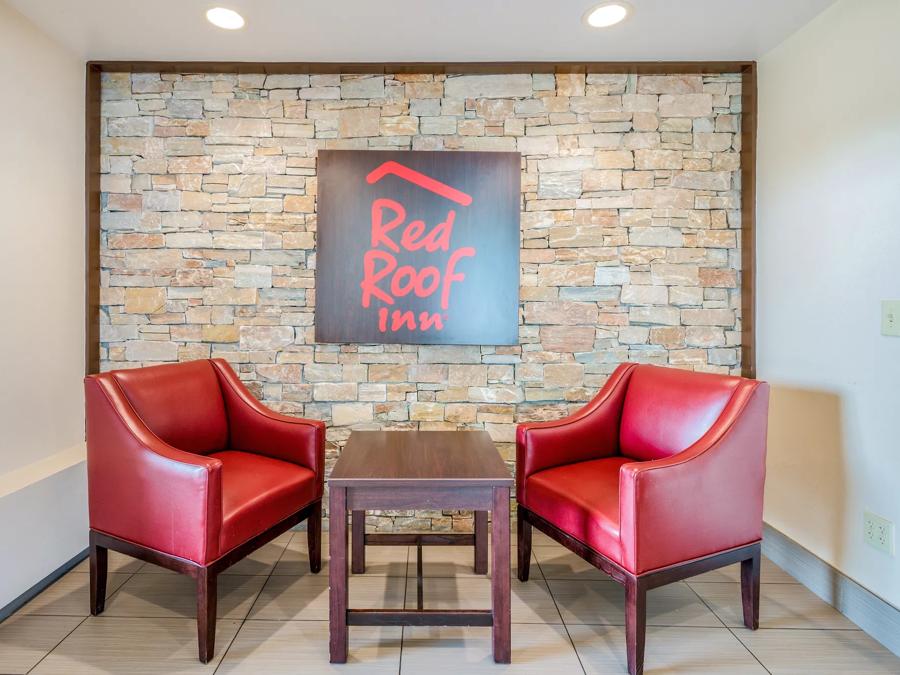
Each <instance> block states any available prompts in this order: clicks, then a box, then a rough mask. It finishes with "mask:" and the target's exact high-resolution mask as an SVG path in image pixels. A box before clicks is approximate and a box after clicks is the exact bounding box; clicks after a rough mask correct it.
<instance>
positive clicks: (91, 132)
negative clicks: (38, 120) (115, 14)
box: [84, 63, 102, 375]
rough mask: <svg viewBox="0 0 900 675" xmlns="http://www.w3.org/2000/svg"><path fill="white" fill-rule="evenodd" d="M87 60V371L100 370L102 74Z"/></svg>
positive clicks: (85, 166)
mask: <svg viewBox="0 0 900 675" xmlns="http://www.w3.org/2000/svg"><path fill="white" fill-rule="evenodd" d="M101 71H102V68H101V67H100V66H98V65H96V64H93V63H88V64H87V68H86V69H85V80H84V126H85V131H84V139H85V140H84V142H85V148H84V211H85V214H84V219H85V237H84V246H85V257H84V262H85V267H84V312H85V325H84V374H85V375H91V374H93V373H98V372H100V208H101V206H100V74H101Z"/></svg>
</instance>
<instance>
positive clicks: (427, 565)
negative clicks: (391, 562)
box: [406, 546, 540, 577]
mask: <svg viewBox="0 0 900 675" xmlns="http://www.w3.org/2000/svg"><path fill="white" fill-rule="evenodd" d="M517 556H518V549H517V548H516V547H515V546H513V547H512V548H511V549H510V551H509V562H510V569H511V570H512V576H513V577H515V576H516V574H517V573H518V567H519V566H518V563H517V561H518V557H517ZM490 561H491V558H490V550H488V574H487V576H488V577H490V567H491V562H490ZM531 572H532V574H534V573H535V572H536V573H537V574H538V577H540V570H539V568H538V566H537V565H536V558H535V557H534V553H533V549H532V556H531ZM422 575H423V576H426V577H483V576H485V575H483V574H475V550H474V549H473V548H472V547H471V546H423V547H422ZM406 576H408V577H414V576H416V547H415V546H410V547H409V564H408V565H407V566H406Z"/></svg>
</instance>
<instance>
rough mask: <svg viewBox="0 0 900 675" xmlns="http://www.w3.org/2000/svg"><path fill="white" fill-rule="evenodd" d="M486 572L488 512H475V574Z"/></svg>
mask: <svg viewBox="0 0 900 675" xmlns="http://www.w3.org/2000/svg"><path fill="white" fill-rule="evenodd" d="M487 571H488V512H487V511H476V512H475V574H487Z"/></svg>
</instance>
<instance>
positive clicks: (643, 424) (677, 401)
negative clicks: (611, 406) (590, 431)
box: [619, 365, 743, 461]
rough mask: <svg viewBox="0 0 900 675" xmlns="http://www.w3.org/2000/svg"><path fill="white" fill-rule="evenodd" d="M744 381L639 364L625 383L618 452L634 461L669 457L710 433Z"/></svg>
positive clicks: (725, 376)
mask: <svg viewBox="0 0 900 675" xmlns="http://www.w3.org/2000/svg"><path fill="white" fill-rule="evenodd" d="M742 381H743V380H742V379H741V378H739V377H731V376H728V375H714V374H710V373H695V372H691V371H686V370H679V369H677V368H660V367H658V366H650V365H639V366H637V367H635V368H634V370H633V372H632V375H631V378H630V380H629V381H628V389H627V391H626V392H625V400H624V403H623V406H622V419H621V423H620V427H619V452H621V453H622V455H624V456H626V457H630V458H632V459H635V460H639V461H644V460H653V459H662V458H665V457H670V456H672V455H675V454H678V453H679V452H682V451H683V450H686V449H687V448H688V447H690V446H691V445H692V444H693V443H694V442H695V441H697V440H699V439H700V437H701V436H703V434H705V433H706V432H707V431H709V429H710V427H712V425H713V423H714V422H715V421H716V420H717V419H718V418H719V415H721V414H722V411H723V410H724V409H725V405H726V404H727V403H728V401H729V399H730V398H731V396H732V395H733V394H734V392H735V390H736V389H737V388H738V386H739V385H740V384H741V382H742Z"/></svg>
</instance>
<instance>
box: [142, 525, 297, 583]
mask: <svg viewBox="0 0 900 675" xmlns="http://www.w3.org/2000/svg"><path fill="white" fill-rule="evenodd" d="M293 534H294V533H293V532H285V533H284V534H282V535H280V536H278V537H276V538H275V539H273V540H272V541H270V542H269V543H268V544H265V545H264V546H261V547H260V548H258V549H256V550H255V551H254V552H253V553H251V554H250V555H248V556H247V557H246V558H244V559H243V560H240V561H238V562H236V563H235V564H234V565H232V566H231V567H229V568H228V569H226V570H225V571H224V572H222V574H238V575H241V576H256V575H264V576H268V575H269V574H271V573H272V569H273V568H274V567H275V563H277V562H278V559H279V558H281V555H282V553H284V550H285V548H286V547H287V545H288V542H289V541H291V537H292V536H293ZM305 543H306V540H305V539H304V545H305ZM138 572H139V573H140V574H169V575H177V574H178V572H173V571H172V570H168V569H166V568H165V567H160V566H159V565H154V564H152V563H144V565H143V566H142V567H141V568H140V569H139V570H138Z"/></svg>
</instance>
